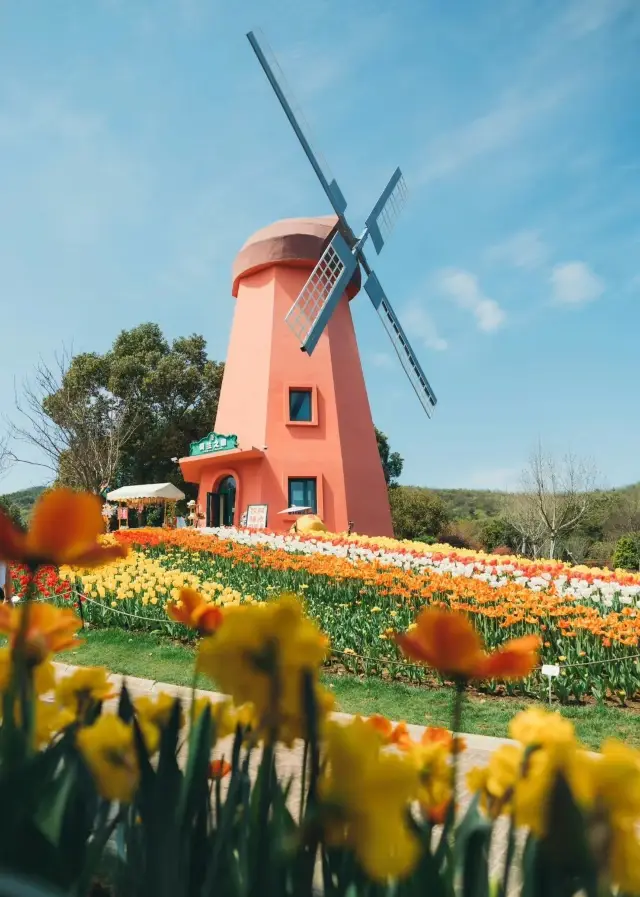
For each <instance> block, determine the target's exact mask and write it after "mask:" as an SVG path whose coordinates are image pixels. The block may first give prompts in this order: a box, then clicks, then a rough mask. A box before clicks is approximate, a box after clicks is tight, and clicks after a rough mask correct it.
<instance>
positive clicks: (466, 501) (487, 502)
mask: <svg viewBox="0 0 640 897" xmlns="http://www.w3.org/2000/svg"><path fill="white" fill-rule="evenodd" d="M44 488H45V487H44V486H32V487H31V488H30V489H21V490H20V491H19V492H10V493H8V494H6V495H2V496H0V498H5V499H7V500H8V501H10V502H12V503H13V504H14V505H17V506H18V507H19V508H20V510H21V512H22V514H23V516H24V517H25V518H27V517H28V516H29V513H30V512H31V508H32V507H33V505H34V503H35V501H36V499H37V498H38V496H39V495H40V493H41V492H43V490H44ZM639 490H640V483H636V484H635V485H631V486H621V487H618V488H617V489H607V490H605V492H610V493H616V494H618V495H621V494H624V493H634V492H638V491H639ZM429 491H431V492H433V493H435V494H436V495H437V496H439V498H440V499H441V500H442V501H443V502H444V504H445V507H446V508H447V511H448V512H449V518H450V519H451V520H485V519H486V518H487V517H498V516H499V515H500V510H501V507H502V503H503V501H504V499H505V496H506V495H507V493H506V492H495V491H493V490H490V489H431V490H429Z"/></svg>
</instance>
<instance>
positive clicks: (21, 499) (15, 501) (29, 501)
mask: <svg viewBox="0 0 640 897" xmlns="http://www.w3.org/2000/svg"><path fill="white" fill-rule="evenodd" d="M44 489H45V487H44V486H31V487H30V488H29V489H20V490H19V491H18V492H7V493H5V494H4V495H0V498H4V499H5V500H6V501H7V502H8V503H10V504H12V505H15V506H16V507H17V508H19V509H20V513H21V514H22V518H23V520H27V519H28V518H29V514H30V513H31V508H32V507H33V506H34V504H35V502H36V499H37V498H38V496H39V495H40V494H41V493H42V492H44Z"/></svg>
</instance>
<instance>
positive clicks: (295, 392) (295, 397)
mask: <svg viewBox="0 0 640 897" xmlns="http://www.w3.org/2000/svg"><path fill="white" fill-rule="evenodd" d="M312 419H313V414H312V408H311V390H310V389H290V390H289V420H290V421H293V422H294V423H311V421H312Z"/></svg>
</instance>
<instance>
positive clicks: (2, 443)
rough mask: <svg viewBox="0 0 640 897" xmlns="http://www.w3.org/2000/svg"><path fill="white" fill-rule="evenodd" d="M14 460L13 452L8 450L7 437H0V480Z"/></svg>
mask: <svg viewBox="0 0 640 897" xmlns="http://www.w3.org/2000/svg"><path fill="white" fill-rule="evenodd" d="M14 460H15V459H14V455H13V452H11V450H10V449H9V437H8V435H6V434H5V435H3V436H0V479H2V477H3V476H4V475H5V473H6V472H7V471H8V470H9V468H10V467H11V465H12V464H13V462H14Z"/></svg>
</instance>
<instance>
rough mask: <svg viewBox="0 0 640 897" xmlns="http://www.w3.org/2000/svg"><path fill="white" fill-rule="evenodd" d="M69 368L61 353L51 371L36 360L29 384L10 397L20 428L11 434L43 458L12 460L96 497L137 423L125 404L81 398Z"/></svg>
mask: <svg viewBox="0 0 640 897" xmlns="http://www.w3.org/2000/svg"><path fill="white" fill-rule="evenodd" d="M70 363H71V356H70V354H69V353H68V352H67V351H65V350H63V352H62V354H61V355H60V356H59V357H56V361H55V366H54V367H50V366H49V365H47V364H46V363H45V362H44V361H42V360H40V362H39V363H38V364H37V366H36V368H35V371H34V376H33V379H32V381H25V383H24V384H23V386H22V391H21V394H20V395H18V394H17V392H16V399H15V404H16V409H17V411H18V414H19V416H20V423H19V424H16V423H14V424H13V426H12V435H13V437H14V438H15V439H16V440H17V441H18V442H22V443H23V444H27V445H31V446H33V447H35V448H36V449H37V450H38V451H39V453H40V455H41V456H42V457H43V460H42V461H41V462H38V461H26V460H24V459H21V458H17V459H16V460H18V461H22V462H23V463H30V464H34V465H37V466H41V467H43V468H46V469H48V470H49V471H51V473H52V474H53V475H54V476H55V478H56V479H57V480H58V482H60V483H63V484H65V485H68V486H71V487H73V488H76V489H84V490H88V491H90V492H94V493H99V492H100V491H102V490H103V489H104V488H105V487H106V486H107V485H108V484H109V483H110V482H111V479H112V478H113V476H114V474H115V472H116V470H117V467H118V461H119V459H120V453H121V451H122V449H123V447H124V446H125V445H126V443H127V442H128V441H129V439H131V437H132V435H133V433H134V432H135V430H136V427H137V424H136V421H135V419H134V418H133V417H132V415H131V414H130V413H129V409H128V407H127V403H126V402H124V401H122V400H120V399H117V398H116V397H114V396H113V395H111V394H110V393H109V392H107V391H106V390H98V391H97V392H95V391H94V392H92V393H87V392H86V391H83V390H82V389H80V388H78V387H76V386H74V385H73V384H72V383H70V382H69V378H68V377H67V376H66V375H67V373H68V371H69V366H70Z"/></svg>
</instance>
